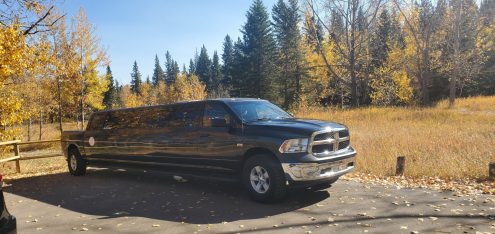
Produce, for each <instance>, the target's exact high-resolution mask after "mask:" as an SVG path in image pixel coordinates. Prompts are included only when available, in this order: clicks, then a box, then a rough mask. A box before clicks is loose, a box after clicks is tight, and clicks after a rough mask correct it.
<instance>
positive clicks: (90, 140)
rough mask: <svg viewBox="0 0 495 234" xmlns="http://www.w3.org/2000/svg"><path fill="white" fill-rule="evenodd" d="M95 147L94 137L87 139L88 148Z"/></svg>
mask: <svg viewBox="0 0 495 234" xmlns="http://www.w3.org/2000/svg"><path fill="white" fill-rule="evenodd" d="M93 145H95V138H94V137H90V138H89V146H93Z"/></svg>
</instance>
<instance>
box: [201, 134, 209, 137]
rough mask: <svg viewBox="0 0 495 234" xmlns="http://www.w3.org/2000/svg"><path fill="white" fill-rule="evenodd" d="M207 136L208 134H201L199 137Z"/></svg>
mask: <svg viewBox="0 0 495 234" xmlns="http://www.w3.org/2000/svg"><path fill="white" fill-rule="evenodd" d="M209 136H210V134H201V135H199V137H209Z"/></svg>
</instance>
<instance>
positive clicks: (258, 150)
mask: <svg viewBox="0 0 495 234" xmlns="http://www.w3.org/2000/svg"><path fill="white" fill-rule="evenodd" d="M259 154H266V155H269V156H270V158H272V159H273V160H275V161H277V162H280V159H279V158H278V157H277V156H276V155H275V153H274V152H272V151H271V150H269V149H267V148H264V147H253V148H250V149H248V150H247V151H246V152H245V153H244V155H243V157H242V163H241V166H242V165H244V162H245V161H246V160H247V159H248V158H250V157H253V156H255V155H259Z"/></svg>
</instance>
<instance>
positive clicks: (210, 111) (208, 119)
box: [203, 103, 231, 128]
mask: <svg viewBox="0 0 495 234" xmlns="http://www.w3.org/2000/svg"><path fill="white" fill-rule="evenodd" d="M215 119H224V120H225V123H226V124H227V125H229V124H230V122H231V116H230V114H229V112H227V110H226V109H225V107H223V106H222V105H221V104H220V103H207V104H206V107H205V113H204V118H203V126H204V127H206V128H210V127H212V122H213V121H214V120H215Z"/></svg>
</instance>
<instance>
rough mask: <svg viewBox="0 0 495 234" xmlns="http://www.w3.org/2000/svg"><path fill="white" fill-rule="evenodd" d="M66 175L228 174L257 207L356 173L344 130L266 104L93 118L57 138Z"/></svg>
mask: <svg viewBox="0 0 495 234" xmlns="http://www.w3.org/2000/svg"><path fill="white" fill-rule="evenodd" d="M62 149H63V151H64V152H65V153H66V156H67V160H68V166H69V170H70V172H71V173H72V174H73V175H83V174H85V172H86V165H88V164H99V163H115V164H121V163H127V164H129V163H130V164H140V165H154V166H174V167H198V168H203V169H212V170H229V171H232V172H236V173H238V174H239V175H240V178H241V180H242V182H243V183H244V184H245V186H246V188H247V190H248V191H249V192H250V194H251V196H252V197H253V198H254V199H255V200H259V201H271V200H277V199H280V198H281V197H283V195H284V194H285V191H286V189H287V188H288V187H291V186H299V187H301V186H302V187H318V188H325V187H329V186H330V185H331V183H333V182H335V181H336V180H337V179H338V177H340V176H341V175H343V174H345V173H348V172H350V171H351V170H353V169H354V159H355V155H356V152H355V151H354V149H353V148H352V147H351V146H350V137H349V131H348V129H347V128H346V127H345V126H344V125H341V124H337V123H333V122H325V121H320V120H307V119H296V118H294V117H292V116H291V115H289V114H288V113H286V112H285V111H283V110H282V109H280V108H279V107H277V106H275V105H273V104H271V103H270V102H268V101H265V100H259V99H214V100H206V101H192V102H183V103H176V104H171V105H160V106H151V107H138V108H129V109H118V110H110V111H102V112H96V113H94V114H93V115H92V116H91V117H90V120H89V124H88V126H87V129H86V130H85V131H68V132H64V133H63V134H62Z"/></svg>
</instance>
